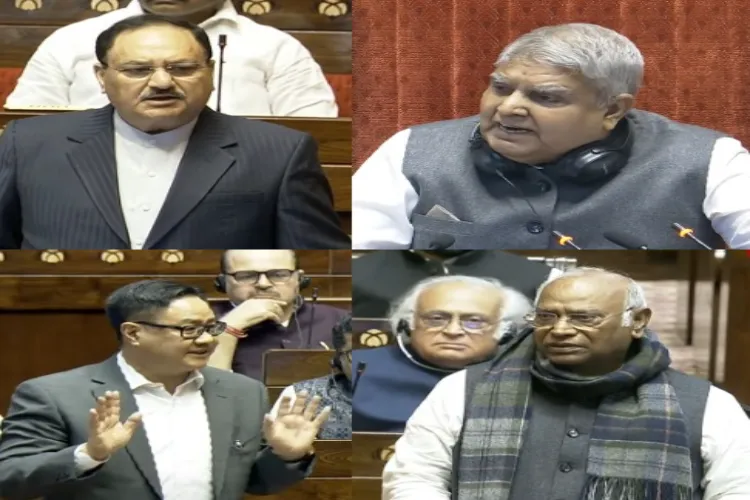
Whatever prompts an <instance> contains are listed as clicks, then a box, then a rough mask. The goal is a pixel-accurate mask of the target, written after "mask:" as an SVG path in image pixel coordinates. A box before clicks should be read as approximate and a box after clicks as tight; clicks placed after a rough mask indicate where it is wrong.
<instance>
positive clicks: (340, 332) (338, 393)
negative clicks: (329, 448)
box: [271, 316, 352, 439]
mask: <svg viewBox="0 0 750 500" xmlns="http://www.w3.org/2000/svg"><path fill="white" fill-rule="evenodd" d="M331 333H332V339H331V340H332V341H333V348H334V350H335V353H334V354H333V358H332V359H331V374H330V375H326V376H325V377H319V378H314V379H311V380H304V381H302V382H297V383H296V384H294V385H290V386H289V387H287V388H286V389H284V391H283V392H282V393H281V396H280V397H279V399H278V401H276V404H275V405H274V407H273V410H272V412H271V413H272V414H275V413H276V412H277V411H279V408H280V407H281V404H282V401H287V400H288V401H289V402H290V404H291V403H293V402H294V400H295V399H296V394H300V393H302V392H304V393H305V394H306V395H307V396H308V397H314V396H318V397H320V404H321V405H323V406H325V407H328V408H331V414H330V415H329V416H328V420H327V421H326V422H325V423H324V424H323V427H322V428H321V429H320V434H318V439H351V438H352V317H351V316H346V317H345V318H343V319H342V320H341V322H340V323H339V324H338V325H336V326H335V327H334V328H333V331H332V332H331Z"/></svg>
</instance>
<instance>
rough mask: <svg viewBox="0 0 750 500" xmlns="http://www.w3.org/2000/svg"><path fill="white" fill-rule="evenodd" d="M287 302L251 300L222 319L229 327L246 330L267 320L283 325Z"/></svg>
mask: <svg viewBox="0 0 750 500" xmlns="http://www.w3.org/2000/svg"><path fill="white" fill-rule="evenodd" d="M285 305H286V302H284V301H281V300H273V299H249V300H246V301H245V302H243V303H242V304H240V305H238V306H237V307H235V308H234V309H232V310H231V311H230V312H229V313H228V314H227V315H226V316H224V317H223V318H222V321H224V322H225V323H226V324H228V325H229V326H232V327H234V328H238V329H240V330H244V329H245V328H250V327H251V326H254V325H257V324H258V323H261V322H263V321H266V320H269V319H270V320H271V321H275V322H276V323H281V317H282V316H283V315H284V306H285Z"/></svg>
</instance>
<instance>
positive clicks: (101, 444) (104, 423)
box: [86, 391, 141, 462]
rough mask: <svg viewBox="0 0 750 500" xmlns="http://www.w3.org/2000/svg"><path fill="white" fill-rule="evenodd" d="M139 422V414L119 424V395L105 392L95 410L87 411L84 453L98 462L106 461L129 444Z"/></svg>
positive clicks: (113, 392)
mask: <svg viewBox="0 0 750 500" xmlns="http://www.w3.org/2000/svg"><path fill="white" fill-rule="evenodd" d="M140 422H141V414H140V413H134V414H132V415H130V416H129V417H128V419H127V420H126V421H125V423H122V422H120V393H118V392H117V391H107V392H106V393H104V396H100V397H98V398H97V399H96V408H92V409H91V410H89V440H88V442H87V443H86V453H88V455H89V456H90V457H91V458H93V459H94V460H97V461H99V462H103V461H105V460H107V459H108V458H109V457H110V456H112V454H113V453H115V452H116V451H117V450H119V449H121V448H123V447H125V446H126V445H127V444H128V443H129V442H130V439H131V438H132V437H133V433H134V432H135V430H136V428H137V427H138V424H139V423H140Z"/></svg>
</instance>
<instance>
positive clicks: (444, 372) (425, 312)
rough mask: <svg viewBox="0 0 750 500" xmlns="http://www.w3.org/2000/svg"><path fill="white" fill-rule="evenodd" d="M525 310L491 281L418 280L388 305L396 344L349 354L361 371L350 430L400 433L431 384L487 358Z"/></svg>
mask: <svg viewBox="0 0 750 500" xmlns="http://www.w3.org/2000/svg"><path fill="white" fill-rule="evenodd" d="M530 309H531V303H530V301H529V300H528V299H527V298H526V297H525V296H524V295H523V294H522V293H521V292H518V291H516V290H514V289H512V288H509V287H506V286H505V285H503V284H502V283H500V282H499V281H497V280H494V279H490V278H477V277H473V276H462V275H458V276H440V277H437V278H429V279H426V280H422V281H420V282H419V283H418V284H416V285H415V286H414V287H412V288H411V289H410V290H409V291H408V292H407V293H406V294H405V295H404V296H403V297H402V298H401V299H399V300H397V301H395V302H394V305H393V307H392V310H391V314H390V323H391V328H392V331H393V332H398V337H397V343H396V344H394V345H389V346H385V347H378V348H375V349H357V350H355V351H354V353H353V356H352V358H353V364H354V366H359V364H360V363H365V364H366V370H365V371H364V372H363V373H361V374H360V375H359V376H358V377H357V380H356V384H357V390H356V392H355V394H354V398H353V412H354V413H353V420H352V430H353V431H355V432H403V430H404V425H405V424H406V421H407V419H408V418H409V417H410V416H411V414H412V412H413V411H414V410H415V409H416V408H417V406H419V404H420V403H421V402H422V400H424V398H425V397H427V395H428V394H429V393H430V391H431V390H432V389H433V387H435V384H437V383H438V381H440V380H441V379H443V378H445V377H447V376H449V375H450V374H452V373H455V372H457V371H459V370H462V369H464V368H466V367H467V366H470V365H473V364H476V363H481V362H483V361H485V360H487V359H489V358H491V357H492V356H494V355H495V354H496V353H497V350H498V347H499V345H500V343H501V342H503V341H506V340H508V338H510V337H511V336H512V335H513V332H514V330H515V328H516V325H518V324H520V323H522V322H523V317H524V315H525V314H526V313H528V312H529V310H530Z"/></svg>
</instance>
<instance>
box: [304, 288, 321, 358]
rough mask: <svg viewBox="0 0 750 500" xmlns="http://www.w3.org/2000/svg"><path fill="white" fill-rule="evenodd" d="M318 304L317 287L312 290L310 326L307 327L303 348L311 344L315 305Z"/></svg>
mask: <svg viewBox="0 0 750 500" xmlns="http://www.w3.org/2000/svg"><path fill="white" fill-rule="evenodd" d="M316 302H318V287H315V288H313V292H312V309H311V310H310V324H309V325H307V340H306V341H305V347H306V348H307V349H309V348H310V343H311V342H312V333H313V323H315V303H316Z"/></svg>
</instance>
